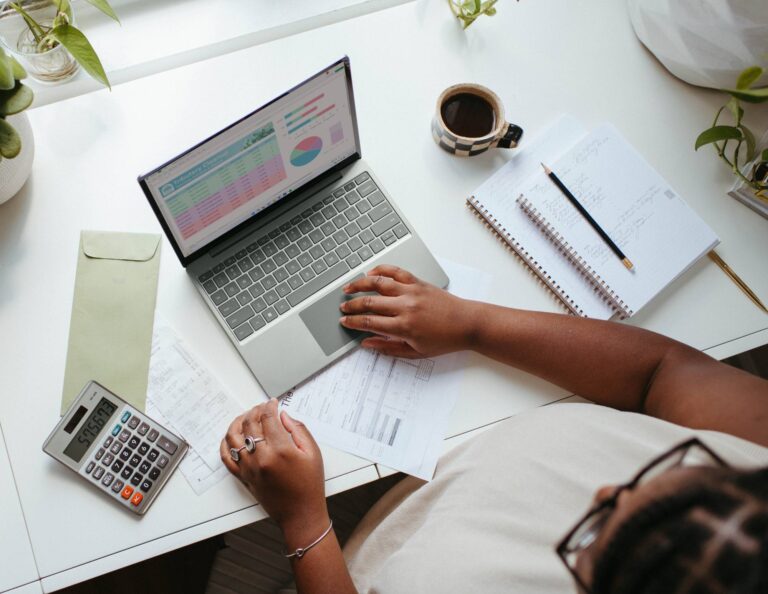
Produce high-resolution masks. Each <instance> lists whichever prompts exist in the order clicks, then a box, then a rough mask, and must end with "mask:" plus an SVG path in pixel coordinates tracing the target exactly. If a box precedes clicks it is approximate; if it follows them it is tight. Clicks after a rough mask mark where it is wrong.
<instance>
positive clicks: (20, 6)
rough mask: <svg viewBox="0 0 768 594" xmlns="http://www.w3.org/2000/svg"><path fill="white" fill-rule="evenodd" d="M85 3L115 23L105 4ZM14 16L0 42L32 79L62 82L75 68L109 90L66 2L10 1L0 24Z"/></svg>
mask: <svg viewBox="0 0 768 594" xmlns="http://www.w3.org/2000/svg"><path fill="white" fill-rule="evenodd" d="M86 1H87V2H88V3H89V4H92V5H93V6H95V7H96V8H98V9H99V10H100V11H101V12H103V13H104V14H106V15H107V16H109V17H110V18H112V19H114V20H116V21H118V22H119V19H118V17H117V15H116V14H115V11H114V10H113V9H112V7H111V6H110V5H109V2H108V1H107V0H86ZM14 15H16V18H15V23H10V24H8V25H5V26H4V35H3V37H4V41H5V44H6V45H7V46H8V48H9V49H10V50H11V51H14V52H16V53H17V55H18V56H19V57H20V58H21V59H22V60H24V61H25V63H26V64H27V66H28V69H29V70H30V73H31V74H32V76H34V77H35V78H37V79H39V80H42V81H46V82H58V81H62V80H65V79H67V78H69V77H70V76H72V75H73V74H74V73H75V72H76V71H77V67H78V64H79V65H80V66H82V67H83V69H84V70H85V71H86V72H87V73H88V74H89V75H91V76H92V77H93V78H94V79H96V80H97V81H98V82H100V83H101V84H103V85H105V86H107V87H109V86H110V84H109V79H108V78H107V74H106V72H105V71H104V67H103V66H102V64H101V60H99V57H98V55H97V54H96V51H95V50H94V49H93V46H92V45H91V43H90V42H89V41H88V39H87V38H86V36H85V35H84V34H83V32H82V31H80V29H78V28H77V27H76V26H75V22H74V14H73V12H72V4H71V2H70V0H15V1H14V0H11V1H9V2H6V3H5V4H4V5H3V8H2V10H1V11H0V21H10V20H11V19H12V17H13V16H14ZM9 31H10V32H9Z"/></svg>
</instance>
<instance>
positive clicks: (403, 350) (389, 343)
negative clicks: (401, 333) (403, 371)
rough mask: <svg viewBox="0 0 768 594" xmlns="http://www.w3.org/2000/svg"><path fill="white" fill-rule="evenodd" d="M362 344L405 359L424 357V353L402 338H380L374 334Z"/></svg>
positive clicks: (384, 353) (383, 353)
mask: <svg viewBox="0 0 768 594" xmlns="http://www.w3.org/2000/svg"><path fill="white" fill-rule="evenodd" d="M360 346H362V347H363V348H366V349H372V350H374V351H378V352H379V353H381V354H382V355H390V356H392V357H402V358H404V359H421V358H422V357H424V355H422V354H421V353H420V352H418V351H417V350H415V349H414V348H413V347H412V346H411V345H409V344H408V343H407V342H403V341H401V340H387V339H386V338H378V337H375V336H374V337H372V338H366V339H365V340H363V342H362V343H361V344H360Z"/></svg>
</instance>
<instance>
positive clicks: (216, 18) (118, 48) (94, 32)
mask: <svg viewBox="0 0 768 594" xmlns="http://www.w3.org/2000/svg"><path fill="white" fill-rule="evenodd" d="M410 1H411V0H291V1H290V2H272V1H271V0H227V1H226V2H211V1H210V0H184V1H183V2H179V1H178V0H111V2H110V4H111V5H112V7H113V8H114V9H115V12H116V13H117V15H118V17H119V18H120V25H118V24H117V23H115V21H113V20H112V19H110V18H109V17H107V16H106V15H105V14H103V13H102V12H101V11H99V10H98V9H97V8H95V7H94V6H91V5H90V4H88V3H86V2H85V1H84V0H78V1H76V2H75V3H74V10H75V20H76V22H77V26H78V27H79V28H80V29H81V30H82V31H83V32H84V33H85V34H86V35H87V36H88V39H89V40H90V42H91V44H92V45H93V47H94V48H95V49H96V51H97V52H98V54H99V58H100V59H101V63H102V65H103V66H104V70H105V71H106V72H107V75H108V76H109V80H110V82H111V83H112V84H113V85H114V84H120V83H124V82H127V81H130V80H134V79H137V78H141V77H143V76H148V75H150V74H155V73H158V72H164V71H166V70H170V69H171V68H178V67H179V66H184V65H186V64H191V63H193V62H198V61H200V60H205V59H207V58H211V57H213V56H220V55H222V54H226V53H229V52H232V51H235V50H239V49H242V48H245V47H251V46H254V45H258V44H260V43H265V42H267V41H271V40H273V39H280V38H282V37H287V36H289V35H296V34H298V33H301V32H302V31H308V30H309V29H314V28H316V27H322V26H323V25H328V24H330V23H337V22H339V21H342V20H345V19H349V18H354V17H357V16H360V15H361V14H368V13H370V12H373V11H376V10H381V9H383V8H388V7H390V6H395V5H397V4H402V3H403V2H410ZM26 83H27V84H28V85H29V86H30V87H32V88H33V89H34V91H35V105H36V106H41V105H46V104H48V103H52V102H54V101H61V100H62V99H67V98H69V97H75V96H77V95H81V94H83V93H88V92H91V91H93V90H96V89H99V88H101V85H100V84H99V83H97V82H96V81H94V80H93V79H92V78H91V77H90V76H88V74H86V73H85V72H83V71H82V69H81V70H80V72H78V74H77V75H76V76H75V77H74V78H72V79H70V80H69V81H67V82H66V83H64V84H61V85H48V84H45V83H40V82H37V81H35V80H33V79H27V81H26Z"/></svg>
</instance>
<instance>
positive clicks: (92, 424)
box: [64, 398, 117, 462]
mask: <svg viewBox="0 0 768 594" xmlns="http://www.w3.org/2000/svg"><path fill="white" fill-rule="evenodd" d="M116 409H117V405H116V404H113V403H112V402H110V401H109V400H107V399H106V398H102V399H101V401H100V402H99V404H98V405H97V406H96V408H94V409H93V412H92V413H91V416H90V417H88V419H86V421H85V423H83V425H82V427H80V431H78V432H77V435H75V437H74V438H73V439H72V441H70V442H69V444H68V445H67V447H66V448H64V454H65V455H66V456H68V457H70V458H72V459H73V460H74V461H75V462H79V461H80V460H81V459H82V457H83V454H85V452H86V451H88V448H89V447H90V445H91V444H92V443H93V442H94V441H95V440H96V438H97V437H98V436H99V433H101V430H102V429H104V426H105V425H106V424H107V421H109V418H110V417H111V416H112V413H114V412H115V410H116Z"/></svg>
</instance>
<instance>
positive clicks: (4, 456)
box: [0, 427, 42, 594]
mask: <svg viewBox="0 0 768 594" xmlns="http://www.w3.org/2000/svg"><path fill="white" fill-rule="evenodd" d="M0 526H2V529H0V559H2V571H0V592H13V593H14V594H16V593H17V592H18V593H21V592H25V593H26V592H29V593H31V592H41V591H42V590H41V589H40V584H39V582H38V579H39V578H38V574H37V567H35V557H34V555H33V554H32V546H31V544H30V542H29V535H28V534H27V527H26V525H25V524H24V514H23V512H22V510H21V505H20V502H19V498H18V495H17V493H16V484H15V483H14V480H13V470H12V469H11V463H10V461H9V460H8V453H7V452H6V449H5V438H4V436H3V430H2V427H0Z"/></svg>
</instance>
